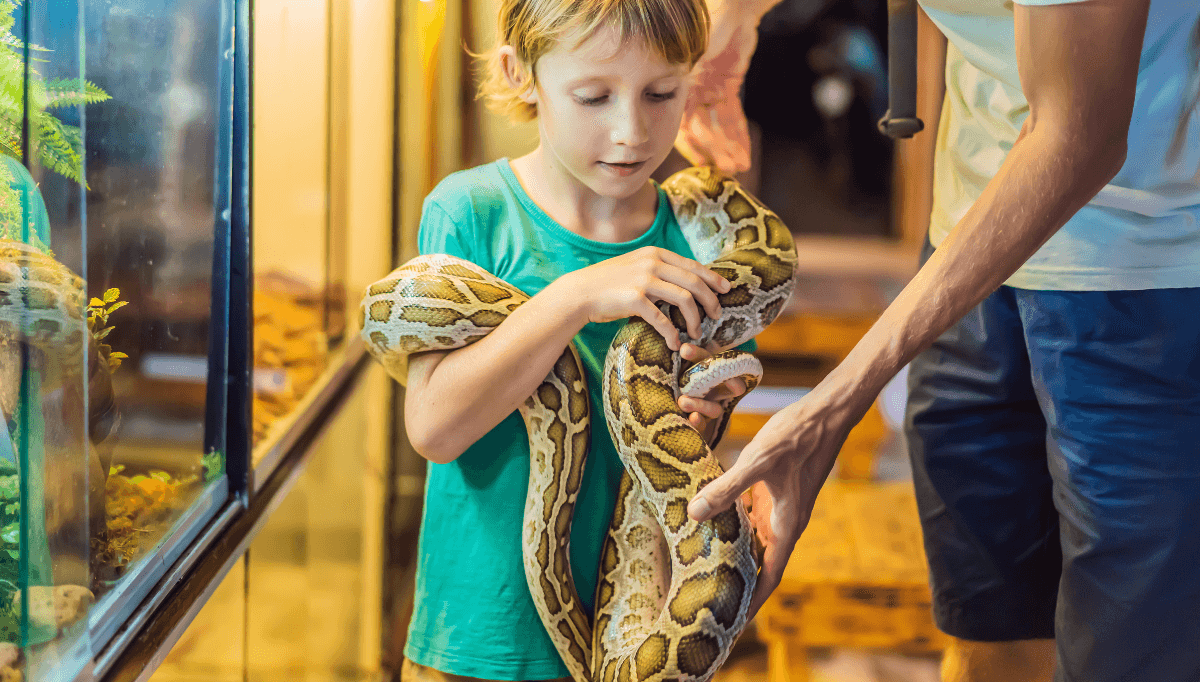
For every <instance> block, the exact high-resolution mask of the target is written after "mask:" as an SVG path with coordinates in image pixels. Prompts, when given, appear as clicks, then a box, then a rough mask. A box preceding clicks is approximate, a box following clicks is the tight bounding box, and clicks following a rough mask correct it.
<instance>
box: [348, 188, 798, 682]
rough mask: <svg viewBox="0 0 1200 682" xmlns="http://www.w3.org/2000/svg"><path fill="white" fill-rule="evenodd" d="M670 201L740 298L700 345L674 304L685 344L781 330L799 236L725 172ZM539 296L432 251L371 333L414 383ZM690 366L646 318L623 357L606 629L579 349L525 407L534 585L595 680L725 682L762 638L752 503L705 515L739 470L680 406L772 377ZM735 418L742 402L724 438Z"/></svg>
mask: <svg viewBox="0 0 1200 682" xmlns="http://www.w3.org/2000/svg"><path fill="white" fill-rule="evenodd" d="M663 189H664V190H665V191H666V193H667V196H668V198H669V200H670V201H671V206H672V209H673V210H674V213H675V215H676V218H677V220H678V222H679V225H680V228H681V229H682V230H683V233H684V236H685V237H686V238H687V240H688V243H689V245H690V246H691V248H692V251H693V254H694V255H695V257H696V260H697V261H699V262H701V263H704V264H706V265H708V267H710V268H711V269H712V270H714V271H716V272H717V273H719V274H721V275H722V276H724V277H725V278H726V279H727V280H729V281H730V283H731V284H732V285H733V286H732V287H731V288H730V290H729V291H728V292H727V293H724V294H719V295H718V299H719V300H720V303H721V306H722V315H721V317H720V318H719V319H715V320H714V319H710V318H706V319H705V320H704V322H703V324H702V326H701V338H700V339H690V338H688V337H687V336H686V332H685V331H683V330H685V329H686V325H685V323H684V320H683V317H682V315H681V314H680V313H679V311H678V310H677V309H675V308H673V307H671V306H668V305H666V304H661V308H662V309H663V311H664V312H665V313H667V315H668V316H669V317H670V318H671V320H672V321H673V322H674V323H675V326H676V328H677V329H678V330H680V340H681V341H692V342H695V343H698V344H701V345H708V344H709V343H712V342H715V343H716V344H717V345H719V346H722V347H729V346H735V345H737V344H739V343H743V342H745V341H747V340H749V339H750V338H752V337H753V336H755V335H756V334H758V333H759V332H760V331H762V329H763V328H765V327H766V326H767V325H768V324H770V323H771V321H772V320H774V319H775V317H776V316H777V315H778V314H779V312H780V311H781V310H782V309H783V307H784V305H785V304H786V303H787V300H788V298H789V296H790V294H791V290H792V287H793V286H794V284H795V270H796V253H795V246H794V245H793V243H792V238H791V234H790V232H789V231H788V230H787V228H786V227H785V226H784V225H783V223H782V221H780V220H779V218H778V217H777V216H775V214H774V213H772V212H771V211H770V210H768V209H767V208H766V207H764V206H763V205H762V204H761V203H759V202H758V201H757V200H756V199H755V198H753V197H752V196H750V195H749V194H748V193H746V192H745V191H743V190H742V189H741V188H740V187H739V186H738V185H737V183H736V182H734V181H733V180H731V179H729V178H726V177H723V176H721V175H719V174H717V173H716V172H715V171H714V170H712V169H709V168H691V169H687V170H684V171H680V172H679V173H676V174H675V175H673V176H671V177H670V178H668V179H667V181H666V182H664V183H663ZM526 300H528V297H527V296H526V295H525V294H523V293H522V292H520V291H519V290H517V289H516V288H514V287H512V286H511V285H508V284H506V283H505V282H503V281H502V280H500V279H498V278H496V277H494V276H493V275H491V274H490V273H488V272H486V271H484V270H483V269H481V268H479V267H478V266H475V265H474V264H471V263H469V262H466V261H462V260H460V259H457V258H453V257H451V256H445V255H427V256H420V257H418V258H415V259H413V260H411V261H409V262H408V263H405V264H404V265H403V266H401V267H400V268H398V269H396V270H395V271H394V272H392V273H391V274H389V275H388V276H387V277H385V278H384V279H382V280H380V281H379V282H376V283H375V284H373V285H371V287H369V288H368V290H367V292H366V296H365V297H364V298H363V303H362V309H363V331H362V335H363V338H364V340H365V341H366V342H367V347H368V348H369V349H370V351H371V353H372V354H373V355H374V356H375V357H376V358H378V359H379V360H380V361H381V362H382V363H383V364H384V366H385V368H386V369H387V370H388V372H389V373H390V374H391V375H392V376H394V377H396V378H397V379H399V380H401V381H404V380H405V379H406V375H407V358H408V356H409V355H411V354H412V353H416V352H421V351H425V350H449V349H454V348H460V347H462V346H465V345H467V344H469V343H472V342H474V341H477V340H478V339H480V338H483V336H485V335H486V334H487V333H489V332H490V331H491V330H492V329H495V328H496V327H497V326H499V325H500V323H501V322H503V321H504V319H505V318H506V317H507V316H508V314H509V313H511V312H512V311H513V310H515V309H516V308H517V306H519V305H521V304H522V303H523V302H524V301H526ZM683 365H684V363H683V362H682V360H681V359H680V356H679V354H678V353H677V352H672V351H671V350H670V349H669V348H668V346H667V343H666V340H665V339H664V338H663V337H662V335H661V334H659V333H658V332H657V331H656V330H655V329H654V328H653V327H651V326H650V325H649V324H648V323H646V322H645V321H643V320H641V319H639V318H633V319H631V320H630V321H629V322H628V323H627V324H626V325H625V326H624V327H623V328H622V329H621V331H620V332H618V334H617V336H616V338H615V339H614V341H613V344H612V346H611V348H610V349H609V353H608V357H607V358H606V361H605V366H604V372H603V382H604V386H603V391H602V393H603V396H604V414H605V419H606V422H607V426H608V429H609V432H610V434H611V435H612V438H613V442H614V443H615V445H616V446H617V450H618V452H619V454H620V456H621V460H622V462H623V463H624V464H625V468H626V473H625V474H624V476H623V477H622V479H621V482H620V488H619V491H618V497H617V506H616V510H615V512H614V515H613V520H612V524H611V526H610V528H609V532H608V535H607V537H606V539H605V542H604V547H603V549H602V552H601V566H600V579H599V583H598V585H597V593H596V613H595V619H594V621H593V620H592V619H589V618H588V616H587V615H586V613H585V612H584V610H583V607H582V605H581V603H580V600H579V597H578V595H577V594H576V593H575V588H574V582H573V579H572V576H571V567H570V564H569V561H568V556H569V540H570V530H571V519H572V514H573V511H574V504H575V499H576V496H577V494H578V492H579V488H580V482H581V480H580V479H581V477H582V472H583V464H584V461H585V458H586V455H587V444H588V438H589V433H590V423H589V422H590V406H589V405H588V398H587V386H586V383H585V382H586V377H585V375H584V372H583V367H582V364H581V363H580V361H579V356H578V354H577V353H576V351H575V349H574V346H568V347H567V349H566V350H564V352H563V354H562V356H561V357H560V358H559V359H558V361H557V362H556V363H555V365H554V368H553V370H552V371H551V372H550V374H549V375H548V376H547V377H546V379H545V381H544V382H543V383H542V384H541V385H540V386H539V387H538V388H537V390H536V391H535V392H534V395H532V396H530V398H529V399H528V400H526V401H525V403H524V404H523V405H522V406H521V408H520V412H521V416H522V417H523V419H524V420H525V424H526V427H527V429H528V432H529V444H530V456H531V462H530V476H529V493H528V496H527V498H526V507H525V517H524V531H523V543H522V556H523V561H524V566H525V576H526V581H527V583H528V585H529V589H530V593H531V595H532V596H533V600H534V603H535V605H536V607H537V609H538V613H539V615H540V616H541V618H542V621H543V624H544V625H545V626H546V629H547V632H548V633H549V634H550V637H551V639H552V640H553V641H554V644H555V646H556V647H557V649H558V651H559V653H560V654H561V656H562V658H563V661H564V663H565V664H566V665H567V667H568V668H569V669H570V671H571V675H572V677H573V678H574V679H575V680H577V681H579V682H584V681H589V680H595V681H596V682H613V681H614V680H619V681H621V682H625V681H629V680H638V681H643V682H644V681H654V682H660V681H661V682H665V681H666V680H673V679H679V680H698V681H703V680H707V679H708V678H709V677H711V676H712V674H713V673H714V672H715V671H716V669H717V668H718V667H719V666H720V664H721V663H722V662H723V661H724V660H725V658H726V657H727V656H728V654H729V650H730V649H731V647H732V645H733V642H734V640H735V639H736V637H737V635H738V634H739V633H740V632H741V631H742V629H743V628H744V627H745V620H746V614H747V609H748V607H749V602H750V595H751V593H752V592H753V589H754V582H755V576H756V572H757V566H756V560H755V552H754V539H753V536H752V531H751V529H750V525H749V522H748V520H747V517H746V513H745V510H744V509H743V508H742V505H741V502H738V503H737V504H736V505H735V506H734V507H733V508H731V509H729V510H727V511H725V512H722V513H720V514H718V515H716V516H715V517H714V518H712V519H710V520H708V521H706V522H703V523H696V522H695V521H692V520H691V519H690V518H688V516H687V513H686V509H687V502H688V500H690V499H691V497H692V496H694V495H695V494H696V492H697V491H698V490H700V488H702V487H703V486H704V485H706V484H707V483H709V482H710V481H712V480H713V479H714V478H716V477H717V476H718V475H719V474H720V472H721V468H720V464H719V463H718V462H717V461H716V459H715V458H714V457H713V455H712V452H711V450H710V444H709V443H707V442H705V440H704V438H703V437H702V436H701V435H700V433H699V432H697V431H696V430H695V429H694V428H693V427H692V426H691V425H690V424H689V423H688V421H687V418H686V414H685V413H684V412H683V411H682V410H680V409H679V407H678V404H677V400H678V397H679V396H680V395H682V394H689V395H696V396H702V395H704V394H705V393H706V392H707V391H708V389H709V388H710V387H711V386H715V385H716V384H718V383H720V382H721V381H724V380H725V379H728V378H731V377H734V376H743V377H745V378H746V379H747V383H748V384H749V385H750V387H751V388H753V385H754V384H756V383H757V381H758V379H759V377H760V376H761V373H762V368H761V365H759V364H758V362H757V360H755V359H754V358H753V356H750V355H749V354H746V353H741V352H740V351H728V352H725V353H721V354H718V355H717V356H714V357H713V358H711V359H710V360H708V361H706V362H705V363H702V366H700V367H694V368H686V367H684V366H683ZM685 370H686V371H685ZM732 410H733V404H732V402H731V404H730V405H728V406H727V408H726V410H725V414H724V415H723V416H722V418H721V419H720V422H719V424H718V427H717V429H716V437H715V439H714V442H715V440H717V439H719V438H720V435H721V434H722V433H723V432H724V428H725V426H726V424H727V423H728V418H729V415H730V413H731V412H732Z"/></svg>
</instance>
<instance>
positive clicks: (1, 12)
mask: <svg viewBox="0 0 1200 682" xmlns="http://www.w3.org/2000/svg"><path fill="white" fill-rule="evenodd" d="M20 4H21V3H20V0H0V152H3V153H4V154H7V155H9V156H11V157H13V158H16V159H20V158H21V156H22V151H23V150H22V148H21V127H22V125H23V124H24V100H25V94H26V87H25V47H26V45H25V43H24V42H23V41H21V40H19V39H17V38H16V37H15V36H13V34H12V29H13V25H14V24H15V23H16V19H15V18H14V17H13V13H14V12H15V11H16V9H17V7H19V6H20ZM28 47H29V51H30V52H31V53H32V52H35V51H36V52H49V50H47V49H46V48H44V47H39V46H37V45H32V44H30V45H29V46H28ZM31 61H39V62H45V61H46V60H44V59H33V58H32V57H31ZM28 93H29V100H30V102H29V105H30V106H29V124H30V131H29V143H30V147H31V149H30V151H31V152H32V154H31V155H32V156H33V157H34V158H36V159H37V160H38V161H39V162H40V163H41V164H42V166H44V167H45V168H47V169H49V170H51V171H53V172H55V173H58V174H59V175H62V176H63V177H65V178H68V179H70V180H74V181H75V182H78V183H81V184H83V185H84V187H85V188H86V187H87V183H86V182H85V181H84V178H83V137H82V135H81V134H80V131H79V128H77V127H76V126H71V125H67V124H65V123H63V122H62V121H59V120H58V119H57V118H55V117H54V115H53V114H50V113H48V112H47V111H46V110H47V109H54V108H56V107H69V106H80V105H84V104H94V103H96V102H103V101H105V100H107V99H110V97H109V95H108V93H106V92H104V90H102V89H101V88H100V87H99V86H97V85H96V84H94V83H90V82H88V81H86V80H84V79H82V78H79V79H71V78H52V79H44V78H42V76H41V75H40V74H39V73H38V72H37V71H35V70H34V69H33V65H32V64H31V65H30V68H29V87H28ZM2 166H3V164H0V221H2V222H0V230H4V228H6V227H7V230H6V231H11V230H12V229H13V226H16V227H17V229H19V228H20V222H21V221H20V216H21V207H20V201H21V197H20V196H19V195H18V194H17V192H16V190H14V189H12V187H11V183H12V181H13V178H12V177H11V174H10V173H9V172H8V169H7V168H3V167H2ZM0 237H2V238H13V237H6V235H4V234H0ZM16 238H19V236H18V237H16Z"/></svg>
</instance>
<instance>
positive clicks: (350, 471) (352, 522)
mask: <svg viewBox="0 0 1200 682" xmlns="http://www.w3.org/2000/svg"><path fill="white" fill-rule="evenodd" d="M389 403H390V401H389V400H388V386H387V380H386V377H385V376H384V374H383V371H382V369H381V368H379V367H378V366H376V367H372V368H371V369H370V370H369V371H368V372H367V373H366V374H365V376H364V377H363V378H361V379H360V380H359V382H358V383H357V385H356V386H355V387H354V388H353V393H352V394H351V396H350V398H349V399H348V400H347V402H346V404H345V405H344V406H342V408H341V409H340V411H339V412H338V413H337V414H336V415H335V416H334V417H333V418H332V420H331V421H330V423H329V426H328V428H327V429H326V431H325V432H324V434H323V435H322V436H321V438H320V439H319V440H318V441H317V442H316V443H315V444H314V445H313V451H312V453H311V454H310V455H309V457H310V459H309V463H308V465H307V467H306V468H305V471H304V473H302V474H301V475H300V477H299V478H298V479H297V481H296V484H295V487H294V488H293V489H292V490H291V491H290V492H289V493H288V494H287V496H286V497H285V498H284V499H283V500H282V501H281V502H280V504H279V506H278V508H277V509H276V510H275V511H274V512H273V513H272V514H271V516H270V518H269V519H267V522H266V523H265V524H264V525H263V529H262V531H260V532H259V534H258V535H257V536H256V537H255V538H254V541H253V542H252V543H251V545H250V549H249V553H248V557H249V562H248V580H247V589H246V597H247V601H248V605H247V620H248V627H247V629H246V635H247V638H248V640H249V641H248V643H247V646H246V650H247V651H248V652H249V658H248V659H247V668H248V674H247V679H249V680H250V681H251V682H272V681H275V680H278V681H280V682H283V681H285V680H330V681H333V680H369V679H377V676H378V674H379V660H380V655H379V642H380V630H379V619H380V608H381V601H382V597H381V596H380V593H379V586H380V582H381V580H382V568H383V556H382V545H381V539H382V533H381V531H380V521H381V519H382V518H383V514H384V508H383V493H382V488H383V485H382V484H383V480H382V479H383V475H382V471H381V462H382V460H383V453H384V452H385V441H384V436H385V433H386V431H385V429H384V428H383V425H384V422H385V420H386V418H387V412H388V409H389V407H390V405H389ZM347 443H355V446H354V447H350V448H348V447H346V444H347Z"/></svg>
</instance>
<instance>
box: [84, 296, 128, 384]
mask: <svg viewBox="0 0 1200 682" xmlns="http://www.w3.org/2000/svg"><path fill="white" fill-rule="evenodd" d="M120 298H121V290H120V289H117V288H113V289H109V290H108V291H106V292H104V299H103V300H101V299H99V298H93V299H92V300H90V301H88V307H87V320H88V329H89V330H90V331H91V332H92V338H93V339H95V340H96V347H97V349H99V351H100V356H101V357H103V358H104V359H105V360H106V361H107V362H108V369H109V371H112V372H115V371H117V368H118V367H120V366H121V360H122V359H124V358H127V357H129V356H128V355H126V354H124V353H118V352H115V351H114V350H113V349H112V348H111V347H110V346H109V345H108V344H107V343H104V338H105V337H106V336H108V335H109V334H110V333H112V330H113V329H115V327H108V326H105V325H107V324H108V316H109V315H111V314H113V312H115V311H117V310H119V309H121V308H124V307H125V306H126V305H128V304H129V301H121V300H118V299H120Z"/></svg>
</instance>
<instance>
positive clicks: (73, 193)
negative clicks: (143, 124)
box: [0, 1, 120, 680]
mask: <svg viewBox="0 0 1200 682" xmlns="http://www.w3.org/2000/svg"><path fill="white" fill-rule="evenodd" d="M55 9H56V11H59V12H63V13H64V14H63V15H62V16H61V17H59V16H55V17H54V18H56V19H60V21H57V22H53V23H52V22H50V21H48V19H49V18H50V16H49V15H48V14H46V8H45V7H41V6H38V7H21V6H20V5H19V4H18V3H16V2H9V1H4V2H0V642H2V644H0V678H3V679H19V678H20V677H21V676H22V675H24V676H26V677H28V678H29V679H35V680H36V679H47V678H48V677H50V676H51V674H50V673H49V672H48V671H50V670H52V669H54V668H55V667H56V666H57V665H58V664H59V663H60V662H66V663H67V665H69V666H70V665H74V666H75V667H74V668H73V669H70V668H69V669H68V671H70V670H78V668H79V666H80V665H82V663H83V662H84V661H86V659H87V658H88V657H89V649H88V643H89V642H88V640H87V638H86V637H83V636H82V634H83V633H82V629H83V626H84V622H85V619H84V617H85V616H86V615H87V610H88V608H89V607H90V606H91V604H92V603H93V601H94V597H95V595H94V592H93V590H92V589H91V580H90V576H89V568H88V552H89V543H90V539H91V537H90V536H91V533H93V532H94V530H95V528H97V527H99V526H100V525H102V523H103V518H104V494H103V485H102V483H101V481H102V469H103V466H104V465H103V464H102V461H101V460H102V458H103V456H104V451H103V448H102V443H103V441H104V440H105V437H106V434H104V433H101V432H94V433H88V431H87V424H88V413H89V412H94V411H99V410H102V409H103V408H102V407H100V406H102V405H103V404H105V403H106V402H107V401H108V400H109V399H110V398H111V394H110V393H108V392H107V391H106V389H107V387H108V386H109V377H110V373H111V366H110V365H109V363H108V360H109V355H108V353H110V352H111V349H109V348H107V347H105V346H104V345H103V344H102V343H99V342H97V341H96V340H95V339H94V338H93V337H92V335H91V333H90V330H89V324H88V322H87V307H86V304H87V287H86V285H85V283H84V280H83V279H82V278H81V277H80V273H82V272H83V264H82V261H81V258H80V255H79V254H80V248H79V246H80V244H82V242H83V233H84V226H83V223H82V221H81V220H80V213H81V211H80V200H81V196H82V187H81V179H82V177H83V164H82V152H83V144H82V137H81V132H80V128H79V127H78V124H79V118H80V108H81V105H83V104H85V103H87V102H89V101H94V102H99V101H103V100H104V99H105V95H104V93H103V91H101V90H100V89H99V88H96V87H94V86H91V85H89V84H87V83H85V82H84V81H83V80H82V78H81V74H80V71H79V69H80V65H79V62H78V60H74V62H72V61H71V59H70V57H71V54H72V53H73V51H74V50H73V49H72V48H71V47H68V48H67V49H66V51H65V57H66V59H65V61H64V60H62V59H60V57H63V56H64V54H63V53H60V52H59V51H58V50H59V48H60V47H61V46H62V45H63V44H64V43H65V45H67V46H71V45H77V44H78V37H79V26H78V23H77V16H78V11H79V8H78V5H77V4H75V3H74V2H67V1H63V2H60V3H56V8H55ZM50 25H53V26H54V30H47V26H50ZM26 97H28V101H26ZM56 250H57V253H56ZM114 312H115V311H114ZM106 351H107V352H106ZM112 360H113V362H114V363H116V362H119V360H120V357H119V356H117V357H114V358H112ZM22 669H23V670H22Z"/></svg>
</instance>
